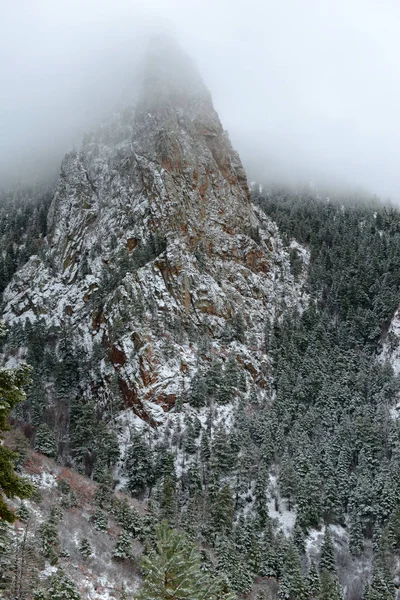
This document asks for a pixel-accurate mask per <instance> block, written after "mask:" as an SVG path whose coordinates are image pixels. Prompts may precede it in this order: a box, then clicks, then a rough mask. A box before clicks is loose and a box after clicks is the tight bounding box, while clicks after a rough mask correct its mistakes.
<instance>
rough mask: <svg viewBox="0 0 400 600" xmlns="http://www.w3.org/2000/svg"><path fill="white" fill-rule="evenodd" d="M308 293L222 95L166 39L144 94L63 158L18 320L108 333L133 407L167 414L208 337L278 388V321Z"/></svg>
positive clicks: (14, 296)
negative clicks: (269, 325)
mask: <svg viewBox="0 0 400 600" xmlns="http://www.w3.org/2000/svg"><path fill="white" fill-rule="evenodd" d="M301 295H302V290H301V284H300V283H295V282H294V280H293V278H292V276H291V274H290V268H289V261H288V256H287V254H286V252H284V250H283V246H282V243H281V241H280V238H279V235H278V231H277V228H276V226H275V225H274V224H273V223H271V222H269V221H268V220H267V219H266V217H265V216H264V215H263V214H262V213H261V212H260V211H258V210H257V209H255V208H254V207H253V206H252V204H251V202H250V196H249V190H248V185H247V180H246V175H245V172H244V169H243V166H242V164H241V162H240V158H239V156H238V155H237V153H236V152H235V151H234V150H233V149H232V146H231V143H230V141H229V138H228V136H227V134H226V133H225V132H224V131H223V128H222V126H221V123H220V120H219V118H218V115H217V113H216V111H215V110H214V107H213V104H212V99H211V96H210V93H209V92H208V90H207V89H206V87H205V86H204V84H203V82H202V80H201V78H200V76H199V75H198V73H197V72H196V70H195V69H194V67H193V66H192V65H191V63H190V61H189V59H188V58H187V57H186V56H184V55H183V54H182V53H181V51H180V50H179V49H177V48H176V47H175V46H173V45H172V47H171V45H170V44H169V43H167V42H165V41H162V42H160V43H158V44H155V45H154V47H153V48H152V49H151V51H150V52H149V56H148V60H147V66H146V69H145V74H144V80H143V87H142V93H141V95H140V97H139V99H138V102H137V104H136V106H135V107H134V108H132V109H125V110H124V111H122V112H120V113H119V114H117V115H114V116H113V118H112V119H110V121H109V122H108V123H106V124H104V125H103V126H102V127H101V128H100V129H99V130H98V131H97V132H95V133H94V134H92V135H91V136H87V137H86V139H85V141H84V143H83V145H82V147H81V149H80V150H79V151H78V152H71V153H69V154H68V155H67V156H66V157H65V159H64V160H63V163H62V165H61V173H60V178H59V182H58V186H57V189H56V193H55V196H54V199H53V203H52V206H51V210H50V214H49V234H48V238H47V247H46V250H45V260H41V259H39V258H38V257H32V258H31V259H30V261H29V262H28V263H27V264H26V265H25V266H24V267H23V268H22V269H21V270H20V271H19V272H18V273H17V274H16V276H15V277H14V279H13V281H12V282H11V283H10V285H9V286H8V288H7V290H6V292H5V301H6V310H5V318H6V320H8V321H10V322H15V321H17V320H25V319H27V318H29V319H30V320H34V319H37V318H43V319H44V320H45V322H46V323H47V324H48V325H57V326H60V325H62V324H66V323H67V324H68V326H69V327H70V328H71V329H72V331H73V332H74V340H75V343H76V344H77V345H78V346H80V347H83V348H84V349H85V351H86V352H87V353H91V352H92V350H93V346H94V344H95V343H100V344H101V345H102V346H103V347H104V348H105V349H106V351H107V353H108V356H109V359H110V364H111V367H106V366H104V367H102V368H103V371H104V373H103V374H104V381H105V385H107V382H108V381H109V380H110V378H111V375H116V376H117V377H118V380H119V385H120V389H121V392H122V395H123V397H124V401H125V405H126V407H129V409H130V408H133V410H134V411H135V412H136V414H138V415H139V416H141V417H143V418H147V419H149V418H150V419H153V413H154V407H155V405H157V404H158V405H161V406H163V407H164V408H168V407H171V406H173V404H174V402H175V400H176V398H177V396H178V395H179V396H185V394H187V393H188V390H189V389H190V385H191V381H192V378H193V376H194V375H195V373H196V372H197V370H198V368H199V361H200V362H201V361H202V360H204V361H206V360H208V358H207V357H205V356H203V354H202V350H201V345H202V342H201V341H200V340H201V339H204V335H207V337H208V339H209V343H210V345H211V348H210V355H211V356H216V357H218V358H219V359H220V360H221V361H225V360H226V359H227V357H228V356H234V358H235V360H236V361H237V364H238V365H240V368H242V369H243V371H244V373H245V374H246V377H247V378H248V379H249V380H251V381H253V382H254V383H255V384H256V385H258V386H260V387H261V388H263V387H265V386H266V385H267V381H268V357H267V355H266V354H265V349H264V344H263V327H264V325H263V323H264V319H265V317H266V316H267V315H268V316H269V317H271V318H274V317H275V316H276V315H279V314H280V313H281V312H282V311H283V310H285V309H286V308H288V307H290V306H294V305H298V303H299V302H300V297H301ZM238 316H240V319H242V320H243V322H244V329H245V332H244V335H243V336H239V338H238V337H237V336H236V338H235V336H230V335H227V333H226V332H227V331H231V330H232V328H234V323H235V322H237V320H238ZM240 319H239V320H240ZM178 331H179V335H178V333H177V332H178ZM110 369H111V370H110ZM103 383H104V382H103ZM88 393H89V392H88ZM91 393H93V388H92V392H91Z"/></svg>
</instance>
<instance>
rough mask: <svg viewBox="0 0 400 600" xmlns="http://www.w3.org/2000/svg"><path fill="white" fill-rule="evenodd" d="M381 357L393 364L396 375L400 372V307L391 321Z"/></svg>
mask: <svg viewBox="0 0 400 600" xmlns="http://www.w3.org/2000/svg"><path fill="white" fill-rule="evenodd" d="M380 359H381V360H382V361H388V362H389V363H390V364H391V365H392V367H393V371H394V373H395V375H399V374H400V307H399V308H398V309H397V311H396V313H395V314H394V317H393V319H392V321H391V323H390V326H389V330H388V333H387V336H386V339H385V341H384V343H383V347H382V352H381V354H380Z"/></svg>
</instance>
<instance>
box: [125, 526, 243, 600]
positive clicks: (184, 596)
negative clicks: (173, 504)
mask: <svg viewBox="0 0 400 600" xmlns="http://www.w3.org/2000/svg"><path fill="white" fill-rule="evenodd" d="M142 571H143V574H144V581H143V587H142V588H141V589H140V590H139V593H138V594H137V596H136V600H149V598H151V599H152V600H165V599H166V598H174V599H175V600H204V599H205V598H207V600H217V599H218V600H220V599H221V600H222V599H224V600H233V596H232V594H231V593H230V592H229V591H227V592H223V590H221V585H220V582H218V581H215V580H213V579H212V578H211V577H210V575H209V574H208V573H207V572H204V571H202V570H201V558H200V554H199V553H198V551H197V550H196V548H195V546H194V545H193V544H191V543H190V542H189V541H188V540H187V538H186V537H185V536H184V535H183V534H181V533H179V532H177V531H173V530H172V529H170V528H169V526H168V523H167V522H166V521H163V522H162V523H161V524H160V525H158V526H157V527H156V543H155V548H154V549H151V550H150V551H149V552H148V553H147V554H145V555H143V557H142Z"/></svg>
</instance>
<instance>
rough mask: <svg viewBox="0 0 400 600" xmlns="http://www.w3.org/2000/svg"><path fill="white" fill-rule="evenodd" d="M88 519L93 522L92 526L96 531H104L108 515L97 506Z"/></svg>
mask: <svg viewBox="0 0 400 600" xmlns="http://www.w3.org/2000/svg"><path fill="white" fill-rule="evenodd" d="M90 521H91V523H93V527H94V529H96V531H105V530H106V529H107V525H108V516H107V513H105V512H104V510H101V508H97V509H96V510H95V512H94V513H93V515H91V517H90Z"/></svg>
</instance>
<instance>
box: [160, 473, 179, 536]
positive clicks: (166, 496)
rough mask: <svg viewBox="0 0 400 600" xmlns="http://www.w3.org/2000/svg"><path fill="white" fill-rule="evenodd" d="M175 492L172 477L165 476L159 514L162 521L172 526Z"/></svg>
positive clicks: (174, 514) (174, 515) (173, 521)
mask: <svg viewBox="0 0 400 600" xmlns="http://www.w3.org/2000/svg"><path fill="white" fill-rule="evenodd" d="M175 495H176V491H175V484H174V482H173V480H172V477H170V476H169V475H167V476H166V477H164V480H163V485H162V490H161V498H160V513H161V517H162V518H163V519H166V520H167V521H168V523H169V524H170V525H171V526H173V525H174V523H175V517H176V497H175Z"/></svg>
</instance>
